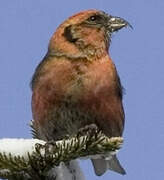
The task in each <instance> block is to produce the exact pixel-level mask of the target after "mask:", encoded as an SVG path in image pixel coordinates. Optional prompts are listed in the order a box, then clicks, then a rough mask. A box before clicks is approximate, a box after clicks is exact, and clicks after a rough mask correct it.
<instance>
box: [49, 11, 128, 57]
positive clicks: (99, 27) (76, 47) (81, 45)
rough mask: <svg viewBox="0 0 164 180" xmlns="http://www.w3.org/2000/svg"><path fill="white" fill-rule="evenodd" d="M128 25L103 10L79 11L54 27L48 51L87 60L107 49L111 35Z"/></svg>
mask: <svg viewBox="0 0 164 180" xmlns="http://www.w3.org/2000/svg"><path fill="white" fill-rule="evenodd" d="M127 26H130V24H129V23H128V22H127V21H126V20H124V19H122V18H120V17H115V16H111V15H108V14H106V13H105V12H103V11H98V10H87V11H82V12H80V13H78V14H75V15H73V16H71V17H70V18H68V19H67V20H66V21H64V22H63V23H62V24H61V25H60V26H59V27H58V28H57V31H56V32H55V33H54V35H53V36H52V38H51V40H50V44H49V52H50V53H56V54H59V55H62V54H63V55H67V56H68V57H69V56H70V57H87V58H88V59H89V58H93V57H94V56H98V57H100V56H102V55H103V54H106V53H107V52H108V48H109V44H110V39H111V34H112V33H113V32H115V31H118V30H120V29H121V28H123V27H127ZM130 27H131V26H130Z"/></svg>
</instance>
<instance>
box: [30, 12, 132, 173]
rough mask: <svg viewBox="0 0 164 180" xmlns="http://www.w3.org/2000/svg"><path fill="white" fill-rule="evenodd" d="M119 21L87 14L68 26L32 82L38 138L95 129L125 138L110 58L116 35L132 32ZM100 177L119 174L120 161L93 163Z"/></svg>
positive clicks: (56, 35) (119, 92)
mask: <svg viewBox="0 0 164 180" xmlns="http://www.w3.org/2000/svg"><path fill="white" fill-rule="evenodd" d="M128 25H129V23H128V22H127V21H125V20H124V19H122V18H120V17H114V16H111V15H108V14H106V13H105V12H103V11H98V10H86V11H82V12H80V13H78V14H75V15H73V16H71V17H70V18H68V19H67V20H66V21H64V22H63V23H62V24H61V25H60V26H59V27H58V28H57V30H56V32H55V33H54V34H53V36H52V38H51V40H50V43H49V48H48V52H47V54H46V55H45V57H44V59H43V60H42V61H41V62H40V64H39V65H38V66H37V68H36V70H35V73H34V75H33V78H32V82H31V86H32V92H33V94H32V113H33V119H34V128H35V130H36V132H37V137H39V138H40V139H43V140H45V141H51V140H55V141H56V140H61V139H63V138H65V137H68V136H73V135H75V134H77V133H78V132H79V130H80V129H82V128H85V127H86V126H89V125H91V124H95V125H96V126H97V127H98V129H99V130H101V131H102V132H103V133H104V134H105V135H106V136H108V137H116V136H122V132H123V128H124V110H123V105H122V94H123V93H122V85H121V82H120V78H119V76H118V73H117V70H116V67H115V65H114V63H113V62H112V59H111V57H110V55H109V53H108V48H109V45H110V42H111V35H112V33H113V32H115V31H118V30H120V29H121V28H123V27H126V26H128ZM92 163H93V166H94V170H95V173H96V175H102V174H104V173H105V172H106V170H107V169H111V170H113V171H116V172H118V173H121V174H125V170H124V169H123V168H122V167H121V165H120V163H119V161H118V159H117V157H116V155H114V156H113V157H112V158H111V159H110V160H109V159H105V158H100V159H92Z"/></svg>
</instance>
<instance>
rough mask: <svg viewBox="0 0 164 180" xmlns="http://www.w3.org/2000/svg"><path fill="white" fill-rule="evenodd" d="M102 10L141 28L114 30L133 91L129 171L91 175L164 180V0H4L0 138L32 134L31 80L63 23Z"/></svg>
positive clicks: (86, 165)
mask: <svg viewBox="0 0 164 180" xmlns="http://www.w3.org/2000/svg"><path fill="white" fill-rule="evenodd" d="M93 8H96V9H101V10H104V11H105V12H108V13H110V14H112V15H116V16H120V17H123V18H125V19H126V20H128V21H129V22H130V23H131V24H132V25H133V27H134V30H131V29H126V28H125V29H123V30H121V31H119V32H118V33H117V34H115V35H114V36H113V39H112V44H111V47H110V54H111V57H112V59H113V60H114V62H115V64H116V66H117V69H118V72H119V74H120V77H121V80H122V83H123V85H124V87H125V89H126V94H125V96H124V107H125V113H126V126H125V131H124V139H125V143H124V146H123V148H122V149H121V150H120V152H119V155H118V156H119V159H120V161H121V162H122V165H123V166H124V168H125V169H126V171H127V175H125V176H121V175H119V174H116V173H113V172H107V173H106V174H105V175H103V176H101V177H96V176H95V175H94V172H93V169H92V167H91V163H90V161H82V162H81V166H82V168H83V170H84V173H85V176H86V179H87V180H109V179H113V180H114V179H117V180H154V179H157V180H162V179H164V1H162V0H134V1H132V0H83V1H81V0H69V1H67V0H59V1H55V0H28V1H27V0H13V1H10V0H1V1H0V138H2V137H10V138H13V137H22V138H30V137H31V134H30V128H29V126H28V123H29V121H30V120H31V119H32V116H31V90H30V87H29V82H30V79H31V77H32V74H33V72H34V69H35V67H36V66H37V64H38V63H39V62H40V60H41V59H42V58H43V56H44V55H45V53H46V51H47V46H48V42H49V39H50V37H51V36H52V33H53V32H54V30H55V29H56V27H57V26H58V25H59V24H60V23H61V22H62V21H63V20H65V19H66V18H67V17H69V16H70V15H72V14H74V13H76V12H79V11H81V10H84V9H93Z"/></svg>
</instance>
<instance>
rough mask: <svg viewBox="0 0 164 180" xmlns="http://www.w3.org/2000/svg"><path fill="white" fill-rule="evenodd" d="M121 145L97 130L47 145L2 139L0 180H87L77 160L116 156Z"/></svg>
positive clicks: (26, 140)
mask: <svg viewBox="0 0 164 180" xmlns="http://www.w3.org/2000/svg"><path fill="white" fill-rule="evenodd" d="M122 143H123V138H121V137H113V138H108V137H106V136H104V135H103V134H102V133H101V132H100V131H99V132H98V131H95V130H91V131H88V132H87V133H86V135H85V136H80V135H76V136H75V137H72V138H69V139H66V140H62V141H56V142H54V141H52V142H48V143H46V142H44V141H42V140H38V139H1V140H0V178H4V179H11V180H21V179H24V180H32V179H35V180H41V179H43V180H44V179H45V180H53V179H55V180H64V179H65V180H66V179H67V180H72V179H77V180H84V176H83V174H82V172H81V170H80V167H79V166H78V164H77V161H76V159H78V158H90V157H92V158H94V157H95V158H96V156H97V155H104V154H107V155H110V154H114V153H116V152H117V150H118V149H120V147H121V145H122ZM72 176H74V178H73V177H72Z"/></svg>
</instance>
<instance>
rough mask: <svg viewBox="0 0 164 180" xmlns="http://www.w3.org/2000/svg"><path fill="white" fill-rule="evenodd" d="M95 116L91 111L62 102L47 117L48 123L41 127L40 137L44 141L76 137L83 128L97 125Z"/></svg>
mask: <svg viewBox="0 0 164 180" xmlns="http://www.w3.org/2000/svg"><path fill="white" fill-rule="evenodd" d="M95 120H96V119H95V116H94V114H92V113H91V112H90V111H89V110H85V111H83V110H82V108H80V107H79V106H78V104H75V103H71V102H62V103H61V104H60V106H55V107H54V108H53V109H52V110H51V111H50V112H48V114H47V115H46V122H47V123H44V124H42V126H40V130H39V132H38V133H39V137H41V138H42V139H44V140H60V139H63V138H68V137H71V136H74V135H75V134H77V133H78V131H79V130H80V129H81V128H84V127H85V126H87V125H90V124H95Z"/></svg>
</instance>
